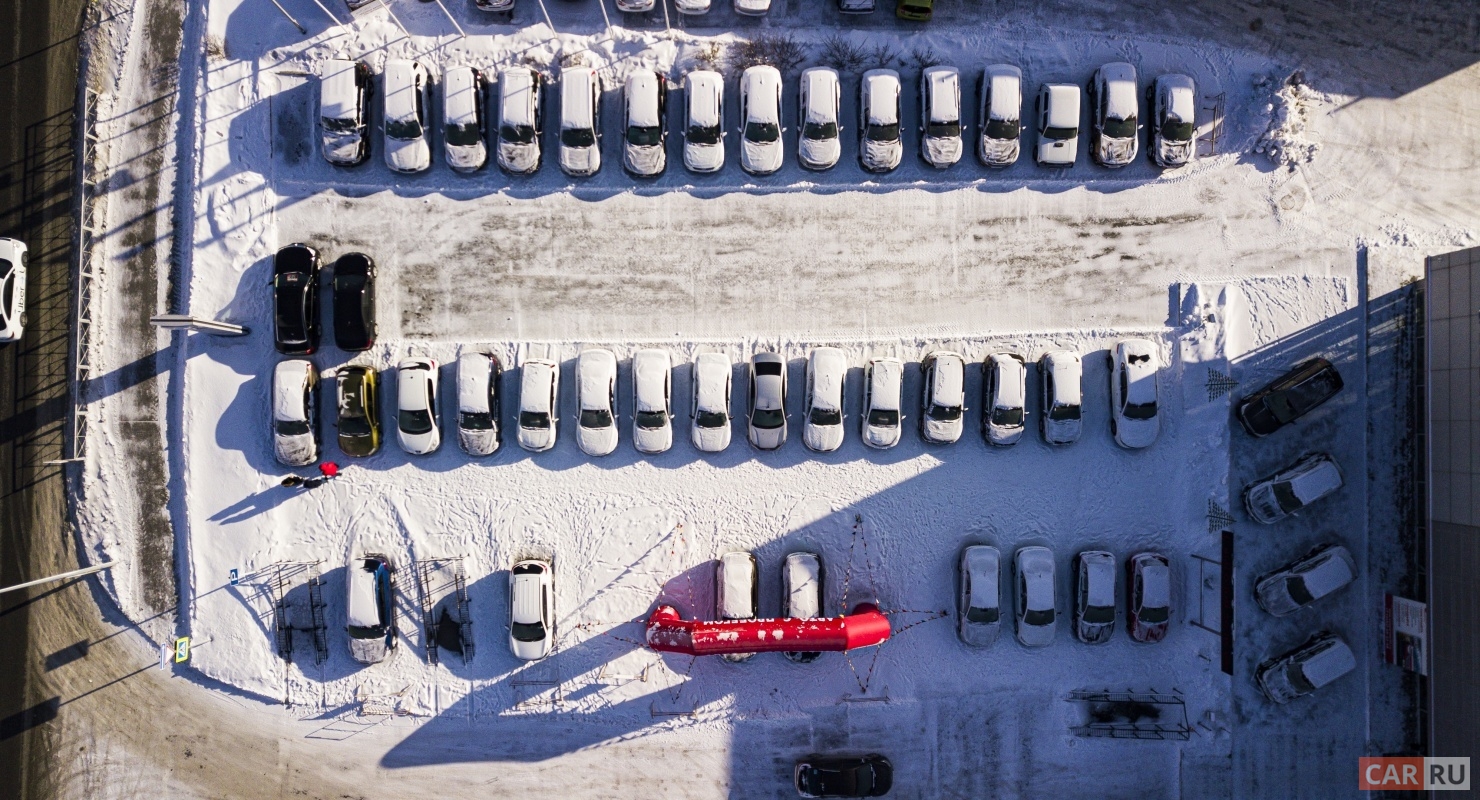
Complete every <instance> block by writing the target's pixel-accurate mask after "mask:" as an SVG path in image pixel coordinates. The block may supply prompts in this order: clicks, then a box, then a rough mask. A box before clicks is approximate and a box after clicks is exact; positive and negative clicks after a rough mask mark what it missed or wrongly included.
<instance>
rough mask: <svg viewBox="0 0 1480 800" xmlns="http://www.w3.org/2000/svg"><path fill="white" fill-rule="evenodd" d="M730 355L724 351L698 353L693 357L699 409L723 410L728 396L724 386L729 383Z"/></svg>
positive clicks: (726, 404)
mask: <svg viewBox="0 0 1480 800" xmlns="http://www.w3.org/2000/svg"><path fill="white" fill-rule="evenodd" d="M729 378H730V357H729V356H727V355H725V354H724V353H700V354H699V355H698V357H697V358H695V359H694V380H696V381H699V396H698V399H697V401H696V404H697V405H698V406H699V408H698V410H700V411H724V410H725V409H726V408H728V402H729V399H730V398H729V397H727V396H726V395H725V387H726V386H728V385H729Z"/></svg>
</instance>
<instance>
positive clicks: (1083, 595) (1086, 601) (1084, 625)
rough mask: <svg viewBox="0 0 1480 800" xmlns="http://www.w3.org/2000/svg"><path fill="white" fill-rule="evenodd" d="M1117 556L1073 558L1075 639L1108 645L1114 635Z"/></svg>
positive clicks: (1092, 554) (1097, 553)
mask: <svg viewBox="0 0 1480 800" xmlns="http://www.w3.org/2000/svg"><path fill="white" fill-rule="evenodd" d="M1115 569H1116V564H1115V556H1114V555H1112V554H1110V553H1107V552H1105V551H1104V550H1085V551H1083V552H1080V553H1076V554H1075V555H1074V638H1076V639H1078V640H1079V641H1081V642H1084V643H1085V644H1105V643H1106V642H1108V641H1110V637H1111V635H1113V634H1114V633H1115Z"/></svg>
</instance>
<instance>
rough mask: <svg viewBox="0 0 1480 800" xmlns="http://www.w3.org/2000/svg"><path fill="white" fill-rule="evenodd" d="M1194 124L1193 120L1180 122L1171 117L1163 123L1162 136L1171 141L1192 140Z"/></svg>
mask: <svg viewBox="0 0 1480 800" xmlns="http://www.w3.org/2000/svg"><path fill="white" fill-rule="evenodd" d="M1192 134H1193V126H1192V123H1191V122H1179V121H1177V120H1174V119H1169V120H1167V121H1166V122H1164V123H1162V125H1161V138H1163V139H1166V140H1167V141H1169V142H1190V141H1192Z"/></svg>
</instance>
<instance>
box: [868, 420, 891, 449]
mask: <svg viewBox="0 0 1480 800" xmlns="http://www.w3.org/2000/svg"><path fill="white" fill-rule="evenodd" d="M863 443H864V444H866V445H868V446H870V447H880V448H883V447H893V446H895V445H897V444H899V428H898V427H894V428H880V427H876V426H874V425H865V426H864V428H863Z"/></svg>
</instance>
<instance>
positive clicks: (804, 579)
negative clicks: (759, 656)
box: [781, 553, 823, 664]
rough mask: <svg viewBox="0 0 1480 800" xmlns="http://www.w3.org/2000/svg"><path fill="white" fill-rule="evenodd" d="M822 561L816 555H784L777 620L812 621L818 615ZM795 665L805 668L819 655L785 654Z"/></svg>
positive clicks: (808, 653)
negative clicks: (779, 616) (779, 617)
mask: <svg viewBox="0 0 1480 800" xmlns="http://www.w3.org/2000/svg"><path fill="white" fill-rule="evenodd" d="M822 585H823V579H822V559H821V558H820V557H819V556H818V555H817V554H816V553H787V554H786V559H785V560H784V561H782V562H781V616H782V617H784V618H788V619H816V618H818V617H821V616H823V613H822ZM784 655H785V656H786V657H787V658H789V659H791V660H792V661H795V662H796V663H798V664H809V663H811V662H813V661H816V660H817V659H818V657H820V656H821V655H822V653H820V652H797V653H793V652H787V653H785V654H784Z"/></svg>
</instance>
